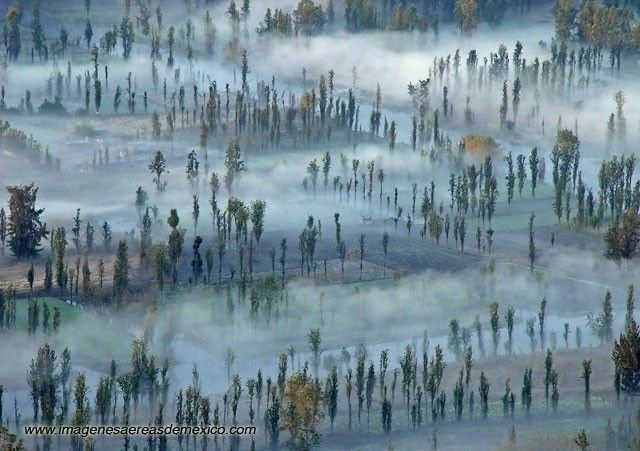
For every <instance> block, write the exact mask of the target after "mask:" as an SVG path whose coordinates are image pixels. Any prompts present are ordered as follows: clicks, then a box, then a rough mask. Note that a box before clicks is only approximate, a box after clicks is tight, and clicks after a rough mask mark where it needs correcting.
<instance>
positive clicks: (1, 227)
mask: <svg viewBox="0 0 640 451" xmlns="http://www.w3.org/2000/svg"><path fill="white" fill-rule="evenodd" d="M6 241H7V214H6V213H5V211H4V208H0V246H2V249H0V251H2V255H4V247H5V243H6Z"/></svg>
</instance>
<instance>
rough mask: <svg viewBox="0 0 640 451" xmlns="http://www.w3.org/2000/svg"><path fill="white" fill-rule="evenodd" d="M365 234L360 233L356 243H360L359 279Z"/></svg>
mask: <svg viewBox="0 0 640 451" xmlns="http://www.w3.org/2000/svg"><path fill="white" fill-rule="evenodd" d="M364 240H365V234H364V233H362V234H360V238H359V239H358V244H359V245H360V279H362V262H363V261H364V242H365V241H364Z"/></svg>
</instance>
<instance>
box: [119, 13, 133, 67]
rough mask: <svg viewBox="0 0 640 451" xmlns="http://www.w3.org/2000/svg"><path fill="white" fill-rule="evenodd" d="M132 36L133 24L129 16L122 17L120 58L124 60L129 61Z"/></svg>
mask: <svg viewBox="0 0 640 451" xmlns="http://www.w3.org/2000/svg"><path fill="white" fill-rule="evenodd" d="M134 36H135V35H134V33H133V23H132V22H131V19H130V18H129V16H124V17H123V18H122V21H121V22H120V40H121V42H122V56H123V58H124V59H129V56H130V55H131V49H132V48H133V39H134Z"/></svg>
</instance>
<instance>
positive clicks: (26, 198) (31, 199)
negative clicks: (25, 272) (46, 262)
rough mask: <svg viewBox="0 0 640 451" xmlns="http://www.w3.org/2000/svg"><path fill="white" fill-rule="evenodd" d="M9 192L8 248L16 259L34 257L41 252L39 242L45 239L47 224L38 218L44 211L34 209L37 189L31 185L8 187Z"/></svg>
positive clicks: (47, 233)
mask: <svg viewBox="0 0 640 451" xmlns="http://www.w3.org/2000/svg"><path fill="white" fill-rule="evenodd" d="M7 191H8V192H9V196H10V197H9V223H8V228H7V230H8V235H9V248H10V249H11V252H12V253H13V255H15V256H16V257H17V258H20V259H22V258H31V257H35V256H36V255H38V254H39V253H40V251H41V250H42V249H41V247H40V241H41V240H42V239H43V238H45V239H46V238H47V236H48V235H49V232H48V231H47V224H46V223H44V224H43V223H42V221H41V219H40V216H41V215H42V213H43V212H44V209H43V208H41V209H38V208H36V206H35V205H36V199H37V196H38V188H36V187H34V185H33V183H31V184H30V185H22V186H8V187H7Z"/></svg>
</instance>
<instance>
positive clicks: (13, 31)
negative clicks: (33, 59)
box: [3, 6, 21, 60]
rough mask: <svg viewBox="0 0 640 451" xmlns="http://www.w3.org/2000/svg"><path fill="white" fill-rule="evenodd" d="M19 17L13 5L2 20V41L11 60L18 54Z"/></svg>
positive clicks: (15, 58)
mask: <svg viewBox="0 0 640 451" xmlns="http://www.w3.org/2000/svg"><path fill="white" fill-rule="evenodd" d="M20 17H21V14H20V12H19V11H18V8H16V7H15V6H12V7H10V8H9V9H8V10H7V14H6V16H5V19H4V20H5V22H4V29H3V35H4V42H5V46H6V50H7V55H8V56H9V58H11V59H13V60H17V59H18V56H20Z"/></svg>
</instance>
